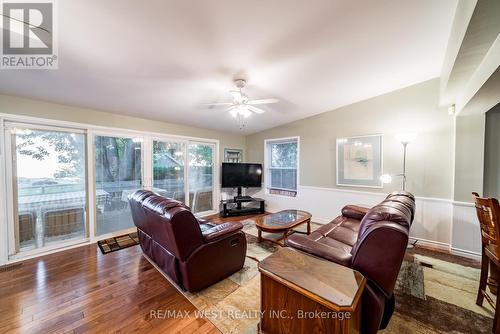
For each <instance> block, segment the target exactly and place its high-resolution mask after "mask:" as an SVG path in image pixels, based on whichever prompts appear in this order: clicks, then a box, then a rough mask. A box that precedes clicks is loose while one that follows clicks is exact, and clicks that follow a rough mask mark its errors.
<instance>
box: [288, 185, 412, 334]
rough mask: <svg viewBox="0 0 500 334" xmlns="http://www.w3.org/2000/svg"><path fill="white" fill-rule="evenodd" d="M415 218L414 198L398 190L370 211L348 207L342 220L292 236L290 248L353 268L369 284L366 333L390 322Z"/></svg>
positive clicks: (364, 307)
mask: <svg viewBox="0 0 500 334" xmlns="http://www.w3.org/2000/svg"><path fill="white" fill-rule="evenodd" d="M414 214H415V198H414V197H413V195H412V194H410V193H408V192H404V191H398V192H394V193H392V194H390V195H389V196H387V198H386V199H385V200H384V201H383V202H382V203H380V204H378V205H376V206H374V207H373V208H371V209H368V208H364V207H359V206H355V205H347V206H345V207H344V208H343V209H342V215H341V216H339V217H337V218H335V219H334V220H333V221H332V222H330V223H329V224H327V225H324V226H322V227H321V228H319V229H317V230H316V231H314V232H312V233H311V234H310V235H308V236H303V235H297V234H294V235H291V236H290V237H289V238H288V239H287V241H286V244H287V245H288V246H290V247H293V248H296V249H299V250H301V251H304V252H307V253H310V254H312V255H315V256H318V257H322V258H324V259H327V260H329V261H333V262H336V263H338V264H341V265H343V266H346V267H350V268H353V269H355V270H357V271H359V272H360V273H362V274H363V275H364V276H365V277H366V278H367V280H368V283H367V285H366V287H365V290H364V292H363V296H362V303H361V305H362V306H361V307H362V318H361V322H362V328H361V331H362V333H364V334H371V333H376V332H377V331H378V330H379V329H384V328H385V327H386V326H387V324H388V323H389V319H390V318H391V316H392V313H393V311H394V306H395V298H394V294H393V290H394V285H395V284H396V279H397V277H398V273H399V270H400V268H401V263H402V262H403V257H404V255H405V251H406V247H407V244H408V234H409V230H410V226H411V223H412V222H413V218H414Z"/></svg>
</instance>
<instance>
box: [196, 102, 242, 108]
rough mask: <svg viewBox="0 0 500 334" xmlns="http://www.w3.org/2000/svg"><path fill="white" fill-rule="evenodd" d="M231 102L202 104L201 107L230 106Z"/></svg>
mask: <svg viewBox="0 0 500 334" xmlns="http://www.w3.org/2000/svg"><path fill="white" fill-rule="evenodd" d="M233 104H234V103H233V102H215V103H202V104H201V105H202V106H208V107H210V106H232V105H233Z"/></svg>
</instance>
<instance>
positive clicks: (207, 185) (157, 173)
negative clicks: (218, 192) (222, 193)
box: [152, 139, 215, 213]
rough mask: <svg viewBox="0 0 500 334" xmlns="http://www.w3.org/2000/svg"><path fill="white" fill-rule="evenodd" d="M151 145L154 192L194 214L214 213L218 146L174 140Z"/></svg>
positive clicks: (156, 141)
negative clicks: (180, 204) (188, 208)
mask: <svg viewBox="0 0 500 334" xmlns="http://www.w3.org/2000/svg"><path fill="white" fill-rule="evenodd" d="M152 145H153V152H152V153H153V154H152V162H153V163H152V165H153V166H152V167H153V168H152V169H153V191H154V192H156V193H158V194H160V195H162V196H165V197H169V198H173V199H176V200H178V201H181V202H184V203H185V204H187V205H189V206H190V207H191V210H192V211H193V212H194V213H203V212H208V211H212V210H213V209H214V199H213V197H214V191H213V190H214V172H215V169H214V160H215V145H214V144H212V143H204V142H192V141H189V140H175V139H164V140H163V139H157V140H153V142H152ZM187 193H189V197H187V196H186V194H187Z"/></svg>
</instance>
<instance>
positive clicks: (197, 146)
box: [188, 143, 215, 213]
mask: <svg viewBox="0 0 500 334" xmlns="http://www.w3.org/2000/svg"><path fill="white" fill-rule="evenodd" d="M214 152H215V145H213V144H207V143H190V144H189V147H188V155H189V158H188V163H189V170H188V176H189V203H190V206H191V209H192V210H193V212H194V213H200V212H206V211H211V210H213V209H214V202H213V198H214V193H213V191H214Z"/></svg>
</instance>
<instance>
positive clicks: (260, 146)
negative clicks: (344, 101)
mask: <svg viewBox="0 0 500 334" xmlns="http://www.w3.org/2000/svg"><path fill="white" fill-rule="evenodd" d="M438 101H439V80H438V79H435V80H430V81H426V82H423V83H420V84H417V85H414V86H411V87H408V88H404V89H400V90H397V91H394V92H391V93H388V94H385V95H381V96H378V97H374V98H371V99H369V100H365V101H361V102H358V103H354V104H351V105H348V106H345V107H341V108H338V109H336V110H333V111H330V112H326V113H322V114H319V115H316V116H313V117H309V118H306V119H302V120H299V121H296V122H292V123H289V124H286V125H283V126H279V127H276V128H273V129H270V130H267V131H263V132H259V133H257V134H254V135H250V136H248V137H247V155H246V156H247V160H248V161H252V162H263V161H264V139H272V138H281V137H289V136H300V185H301V186H313V187H324V188H344V189H352V188H351V187H348V188H346V187H341V186H337V185H336V139H337V138H342V137H350V136H359V135H370V134H383V135H384V154H383V165H384V166H383V168H384V173H389V174H398V173H400V172H401V166H402V146H401V144H400V143H399V142H398V141H397V140H396V138H395V135H396V134H397V133H401V132H417V133H418V136H417V138H416V140H415V141H414V142H413V143H410V144H409V146H408V156H407V157H408V161H407V169H408V190H409V191H411V192H413V193H414V194H415V195H417V196H424V197H433V198H442V199H451V198H452V196H453V195H452V183H453V136H454V135H453V133H454V128H453V127H454V125H453V116H449V115H448V113H447V110H446V108H440V107H439V105H438ZM399 188H400V179H399V178H397V177H395V178H394V179H393V183H392V184H388V185H386V186H385V187H384V189H380V190H373V189H363V188H356V189H355V190H361V191H363V190H364V191H366V190H369V191H379V192H384V193H387V192H390V191H393V190H397V189H399Z"/></svg>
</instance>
